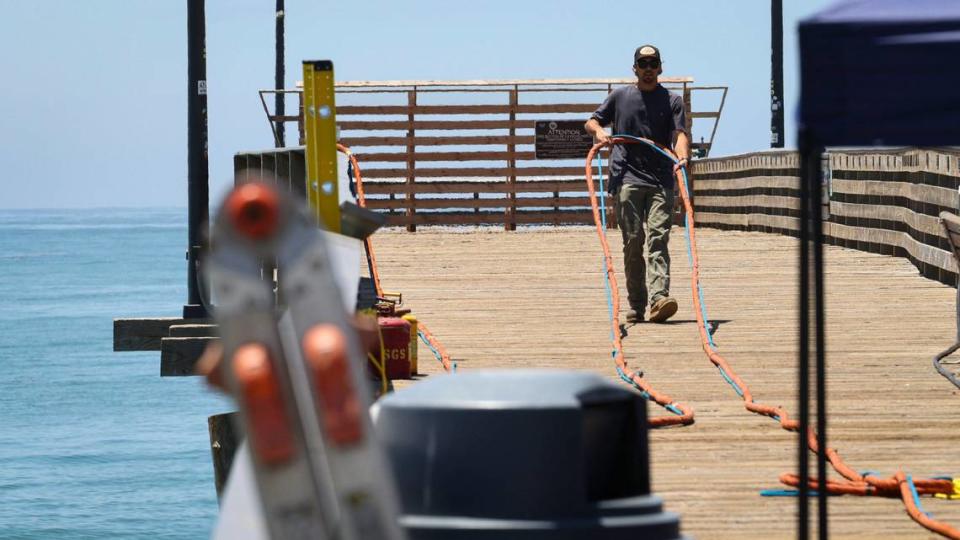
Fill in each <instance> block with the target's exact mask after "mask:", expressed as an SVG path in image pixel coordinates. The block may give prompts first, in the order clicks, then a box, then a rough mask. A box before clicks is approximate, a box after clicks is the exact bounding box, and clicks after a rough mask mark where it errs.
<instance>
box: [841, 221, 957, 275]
mask: <svg viewBox="0 0 960 540" xmlns="http://www.w3.org/2000/svg"><path fill="white" fill-rule="evenodd" d="M823 227H824V229H823V233H824V235H827V236H830V237H833V238H842V239H845V240H856V241H860V242H870V243H874V244H885V245H888V246H897V247H900V248H903V249H905V250H907V252H908V253H910V255H912V256H913V257H914V258H916V259H918V260H920V261H922V262H925V263H927V264H931V265H933V266H936V267H937V268H940V269H942V270H947V271H950V272H956V271H957V261H956V260H955V259H954V257H953V254H952V253H950V252H949V251H944V250H942V249H939V248H935V247H933V246H928V245H926V244H924V243H922V242H919V241H917V240H914V239H913V237H911V236H910V235H909V234H907V233H903V232H897V231H888V230H885V229H872V228H868V227H851V226H848V225H841V224H839V223H824V225H823Z"/></svg>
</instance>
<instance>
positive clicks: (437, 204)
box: [367, 193, 613, 210]
mask: <svg viewBox="0 0 960 540" xmlns="http://www.w3.org/2000/svg"><path fill="white" fill-rule="evenodd" d="M504 195H509V194H508V193H504ZM607 200H608V202H607V206H610V205H612V204H613V203H612V199H611V198H610V197H609V196H608V197H607ZM515 204H516V206H517V208H539V207H544V208H546V207H550V206H553V207H557V210H559V207H561V206H562V207H573V206H576V207H583V208H586V207H589V206H590V198H589V197H587V196H580V197H517V199H516V203H515ZM406 205H407V203H406V202H405V201H403V200H397V199H393V200H391V199H368V200H367V208H369V209H371V210H399V209H403V208H406ZM414 205H415V206H416V208H417V209H424V210H428V209H429V210H463V209H470V210H473V209H476V208H506V207H508V206H510V199H509V198H507V197H503V198H498V199H475V198H473V197H465V198H456V199H452V198H451V199H417V200H416V201H415V202H414Z"/></svg>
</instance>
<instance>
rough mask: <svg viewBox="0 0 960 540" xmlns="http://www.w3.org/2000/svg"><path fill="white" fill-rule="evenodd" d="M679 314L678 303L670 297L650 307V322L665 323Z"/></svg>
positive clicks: (665, 297)
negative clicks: (675, 314)
mask: <svg viewBox="0 0 960 540" xmlns="http://www.w3.org/2000/svg"><path fill="white" fill-rule="evenodd" d="M676 312H677V301H676V300H674V299H673V298H670V297H669V296H664V297H663V298H661V299H659V300H657V301H656V302H654V303H653V305H651V306H650V322H663V321H665V320H667V319H669V318H670V317H673V314H674V313H676Z"/></svg>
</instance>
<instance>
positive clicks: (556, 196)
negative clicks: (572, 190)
mask: <svg viewBox="0 0 960 540" xmlns="http://www.w3.org/2000/svg"><path fill="white" fill-rule="evenodd" d="M553 225H554V226H555V227H556V226H557V225H560V192H559V191H554V192H553Z"/></svg>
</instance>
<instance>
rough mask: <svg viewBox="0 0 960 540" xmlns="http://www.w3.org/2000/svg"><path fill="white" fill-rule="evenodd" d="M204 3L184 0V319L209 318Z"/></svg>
mask: <svg viewBox="0 0 960 540" xmlns="http://www.w3.org/2000/svg"><path fill="white" fill-rule="evenodd" d="M204 19H205V15H204V0H187V194H188V195H187V206H188V210H187V303H186V304H185V305H184V306H183V318H185V319H202V318H206V317H208V316H209V314H208V313H207V310H206V308H205V307H204V305H203V300H202V298H201V297H200V286H199V285H200V283H199V279H200V278H199V276H198V269H197V260H198V258H199V255H200V245H201V241H202V240H203V238H204V237H205V236H206V234H205V232H204V230H203V228H204V227H206V223H207V219H208V217H209V209H208V205H209V200H210V193H209V187H208V185H207V181H208V175H209V173H208V170H207V58H206V57H207V51H206V24H205V22H204Z"/></svg>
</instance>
